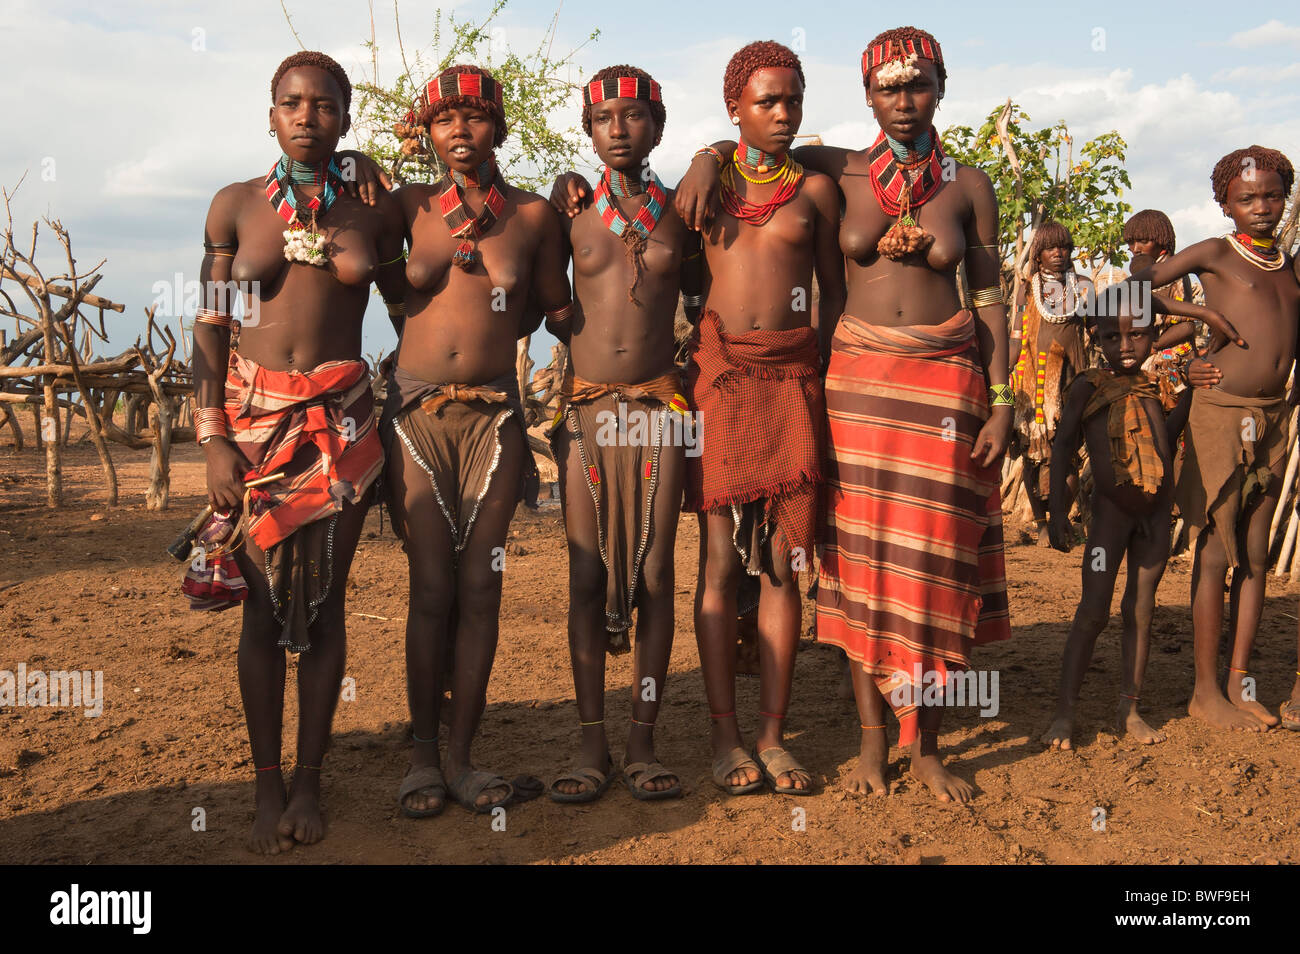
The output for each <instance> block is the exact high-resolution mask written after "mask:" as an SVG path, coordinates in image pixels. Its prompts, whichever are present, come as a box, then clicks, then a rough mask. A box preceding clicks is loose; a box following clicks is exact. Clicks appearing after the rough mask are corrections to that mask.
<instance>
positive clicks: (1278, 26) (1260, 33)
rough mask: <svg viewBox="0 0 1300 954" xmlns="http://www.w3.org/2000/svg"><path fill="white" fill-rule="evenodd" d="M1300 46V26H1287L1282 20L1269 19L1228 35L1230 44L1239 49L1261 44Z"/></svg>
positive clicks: (1253, 47)
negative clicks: (1259, 24)
mask: <svg viewBox="0 0 1300 954" xmlns="http://www.w3.org/2000/svg"><path fill="white" fill-rule="evenodd" d="M1283 44H1285V45H1288V46H1292V45H1294V46H1300V27H1293V26H1287V25H1286V24H1285V23H1283V22H1282V21H1281V20H1269V21H1268V22H1267V23H1265V24H1262V25H1261V26H1257V27H1253V28H1251V29H1249V30H1242V31H1241V32H1240V33H1234V34H1233V35H1232V36H1230V37H1228V45H1229V46H1235V47H1236V48H1237V49H1239V50H1249V49H1255V48H1257V47H1261V46H1280V45H1283Z"/></svg>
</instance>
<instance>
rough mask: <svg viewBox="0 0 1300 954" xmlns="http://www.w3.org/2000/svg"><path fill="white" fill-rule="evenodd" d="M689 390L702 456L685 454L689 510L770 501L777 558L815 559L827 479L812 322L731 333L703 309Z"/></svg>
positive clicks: (767, 514) (767, 518) (767, 509)
mask: <svg viewBox="0 0 1300 954" xmlns="http://www.w3.org/2000/svg"><path fill="white" fill-rule="evenodd" d="M689 348H690V353H691V363H690V366H689V367H688V369H687V372H686V397H687V399H688V400H689V401H690V403H691V406H692V407H693V408H695V409H696V410H697V421H698V424H699V428H700V433H699V434H698V435H697V438H698V440H699V450H700V454H699V456H698V457H690V458H687V461H686V501H685V504H684V509H686V510H689V511H692V512H695V513H704V512H712V511H718V510H725V511H730V510H731V508H732V507H733V506H743V505H745V504H751V503H755V502H757V501H765V503H764V505H763V511H764V513H763V515H762V517H761V522H774V523H775V524H776V532H775V533H774V534H773V557H774V558H778V559H782V560H784V559H789V558H790V557H791V555H792V553H793V551H794V550H795V549H799V550H801V551H802V553H803V554H804V557H805V559H806V560H807V561H808V562H809V563H810V562H811V555H812V549H813V545H814V543H815V531H816V510H817V488H818V486H819V485H820V484H821V482H822V444H823V429H824V426H825V425H824V414H825V398H824V396H823V393H822V383H821V378H820V365H821V358H820V352H819V350H818V345H817V332H816V331H815V330H814V329H812V328H790V329H786V330H783V331H766V330H760V331H751V332H747V333H746V334H742V335H729V334H727V333H726V332H725V330H724V329H723V327H722V322H721V320H720V319H719V317H718V313H717V312H715V311H712V310H706V311H705V312H704V314H703V315H701V317H700V323H699V326H698V327H697V328H696V330H695V333H694V334H693V335H692V337H691V340H690V345H689Z"/></svg>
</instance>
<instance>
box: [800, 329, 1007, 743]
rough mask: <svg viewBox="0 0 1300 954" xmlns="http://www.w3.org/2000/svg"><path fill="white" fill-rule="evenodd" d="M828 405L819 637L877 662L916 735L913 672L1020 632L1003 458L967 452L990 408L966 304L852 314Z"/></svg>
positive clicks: (936, 667)
mask: <svg viewBox="0 0 1300 954" xmlns="http://www.w3.org/2000/svg"><path fill="white" fill-rule="evenodd" d="M826 410H827V417H828V420H829V453H828V460H827V471H826V521H825V541H824V548H823V552H822V563H821V576H820V580H819V586H818V594H817V637H818V639H819V640H821V641H822V642H826V643H830V644H831V645H834V646H839V647H840V648H842V649H843V650H844V651H845V652H846V653H847V654H848V656H849V658H851V659H853V660H854V661H856V662H858V663H861V664H862V665H863V666H864V667H865V668H866V670H867V671H868V672H870V673H872V674H873V675H874V677H875V680H876V684H877V686H878V687H879V688H880V690H881V692H882V694H883V695H884V696H885V698H886V699H887V700H889V701H890V703H891V705H892V706H893V708H894V711H895V714H896V715H897V716H898V720H899V723H900V725H901V732H900V735H899V744H900V745H910V744H911V743H912V742H913V741H914V740H915V739H916V737H917V706H916V705H915V704H914V702H915V701H917V700H919V699H921V698H922V695H921V691H920V690H921V688H922V686H921V685H919V684H918V674H919V676H920V679H921V681H922V682H925V681H929V680H933V681H936V682H944V683H946V680H947V673H948V671H949V670H964V669H968V668H970V656H971V648H972V647H973V646H976V645H979V644H980V643H986V642H993V641H996V640H1000V639H1007V638H1009V637H1010V635H1011V627H1010V618H1009V616H1008V613H1007V595H1006V571H1005V567H1004V562H1003V552H1002V503H1001V495H1000V493H999V482H1000V481H999V478H1000V474H1001V470H1000V466H999V465H1000V463H1001V462H1000V461H995V462H994V464H992V465H991V466H989V467H982V466H980V465H979V463H978V462H977V461H975V460H972V459H971V456H970V453H971V449H972V448H973V447H974V445H975V439H976V436H977V435H978V434H979V431H980V429H981V428H982V427H983V426H984V423H985V422H986V421H987V420H988V416H989V406H988V397H987V383H986V379H985V376H984V371H983V367H982V365H981V362H980V356H979V348H978V345H977V343H976V339H975V323H974V319H973V318H972V316H971V313H970V312H969V311H962V312H958V313H957V314H956V315H954V316H953V317H952V318H950V319H949V320H948V321H946V322H944V323H943V324H940V325H914V326H906V327H896V328H890V327H881V326H875V325H868V324H865V323H863V322H861V321H859V320H858V319H856V318H853V317H851V316H848V315H845V316H844V317H843V318H841V319H840V323H839V327H838V329H837V331H836V333H835V338H834V342H833V348H832V354H831V361H830V367H829V369H828V371H827V375H826ZM902 686H908V687H910V688H909V689H908V690H904V691H896V690H898V689H899V688H900V687H902ZM912 690H915V691H912Z"/></svg>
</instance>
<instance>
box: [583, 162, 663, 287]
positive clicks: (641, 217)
mask: <svg viewBox="0 0 1300 954" xmlns="http://www.w3.org/2000/svg"><path fill="white" fill-rule="evenodd" d="M646 172H647V173H648V175H649V179H648V181H646V182H645V187H644V189H643V190H642V191H643V192H645V194H646V201H645V205H643V206H641V208H639V209H637V211H636V215H634V216H632V220H631V221H630V222H629V221H628V220H627V219H626V218H624V217H623V213H622V212H620V211H619V210H618V206H616V205H615V204H614V202H613V201H612V200H611V199H610V193H611V192H612V193H613V194H614V195H617V196H619V197H620V198H626V197H628V195H629V193H628V192H626V191H624V192H620V191H619V190H620V189H627V188H628V186H629V183H630V181H632V180H631V179H630V177H628V176H624V175H622V174H621V173H619V172H618V171H617V170H614V169H610V168H609V166H606V167H605V173H604V175H602V176H601V177H600V182H599V184H597V186H596V189H595V191H594V192H593V194H592V201H593V202H594V204H595V206H596V212H597V214H598V215H600V219H601V221H602V222H604V223H605V228H607V229H609V230H610V231H611V232H613V233H614V234H615V235H617V236H618V237H619V238H621V239H622V240H623V244H624V246H625V247H626V249H627V259H628V262H630V263H631V265H632V284H631V286H630V287H629V288H628V290H627V300H628V301H630V302H631V303H632V304H634V305H639V304H640V302H639V301H637V299H636V287H637V285H639V284H640V283H641V273H642V272H643V271H644V269H645V261H644V256H645V247H646V241H647V240H648V239H649V238H650V233H651V232H653V231H654V229H655V226H656V225H658V224H659V217H660V216H661V215H663V211H664V206H666V205H667V204H668V193H667V192H666V191H665V190H664V185H663V183H662V182H660V181H659V177H658V176H657V175H655V174H654V172H653V171H652V170H650V169H646ZM637 181H638V184H639V180H637Z"/></svg>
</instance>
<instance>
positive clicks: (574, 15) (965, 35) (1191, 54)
mask: <svg viewBox="0 0 1300 954" xmlns="http://www.w3.org/2000/svg"><path fill="white" fill-rule="evenodd" d="M284 3H285V6H286V7H287V8H288V11H289V14H290V15H291V16H292V18H293V25H294V28H295V29H296V30H297V32H298V35H299V36H300V37H301V40H302V42H303V43H304V44H305V45H306V46H307V47H308V48H309V49H319V50H323V51H324V52H326V53H329V54H330V55H331V56H333V57H334V58H335V59H337V60H338V61H339V62H340V63H341V64H342V65H343V66H344V67H345V68H346V69H347V70H348V72H349V74H350V75H351V76H352V78H353V80H354V82H355V81H357V80H358V79H359V78H361V77H362V76H363V75H364V73H366V72H367V71H368V70H369V64H370V54H369V52H368V51H367V50H366V49H365V47H364V42H365V41H366V40H367V39H368V38H369V36H370V30H371V15H372V10H371V4H368V3H367V2H366V0H313V2H311V3H307V2H304V0H284ZM1135 6H1137V5H1135V4H1132V3H1093V4H1090V5H1089V6H1088V7H1087V8H1086V9H1083V8H1080V7H1078V6H1076V5H1070V6H1062V7H1060V8H1057V7H1053V6H1049V5H1040V4H1030V3H1006V2H1004V3H999V2H996V0H994V2H985V3H980V4H974V3H970V2H969V0H968V2H964V3H942V2H932V3H929V4H926V5H924V6H921V5H917V6H915V7H913V8H910V12H908V13H906V14H903V15H905V16H906V17H908V19H909V20H910V21H911V24H912V25H915V26H919V27H922V28H924V29H927V30H929V31H930V32H931V33H933V34H934V35H935V36H936V37H937V38H938V40H939V42H940V44H941V45H942V47H943V50H944V57H945V60H946V64H947V69H948V83H947V95H946V96H945V98H944V100H943V102H942V104H941V106H940V109H939V112H938V115H937V116H936V119H935V124H936V126H938V127H939V129H940V130H942V129H944V128H945V127H947V126H949V125H954V124H962V125H972V126H978V125H979V123H980V122H981V121H982V120H983V119H984V117H985V116H987V115H988V113H989V112H990V111H991V110H992V109H993V108H994V107H995V106H996V105H998V104H1000V103H1001V102H1002V101H1004V100H1005V99H1006V98H1007V97H1011V98H1012V99H1013V100H1015V101H1016V102H1017V103H1019V104H1020V105H1021V106H1022V107H1023V109H1024V111H1025V112H1026V113H1027V114H1028V115H1029V117H1030V118H1031V119H1030V122H1028V123H1027V124H1026V125H1027V126H1028V127H1029V128H1039V127H1041V126H1047V125H1051V124H1053V123H1055V122H1056V121H1057V120H1060V119H1064V120H1065V121H1066V122H1067V123H1068V124H1069V128H1070V131H1071V133H1072V135H1073V136H1074V137H1075V141H1076V143H1081V142H1082V141H1085V140H1087V139H1090V138H1092V137H1094V136H1096V135H1098V134H1099V133H1102V132H1106V131H1109V130H1112V129H1114V130H1117V131H1118V132H1119V133H1120V134H1121V135H1122V136H1123V137H1124V139H1125V140H1126V141H1127V143H1128V159H1127V162H1126V168H1127V169H1128V172H1129V175H1130V177H1131V180H1132V183H1133V188H1132V190H1131V191H1130V192H1128V193H1127V194H1126V195H1125V196H1124V198H1125V200H1126V201H1127V202H1129V204H1131V205H1132V206H1133V207H1134V208H1135V209H1140V208H1159V209H1162V210H1164V211H1165V212H1167V213H1168V214H1169V216H1170V218H1171V219H1172V220H1173V223H1174V226H1175V229H1176V231H1177V234H1178V241H1179V245H1180V246H1182V245H1187V244H1191V243H1192V242H1195V241H1199V240H1200V239H1204V238H1207V237H1210V236H1212V235H1217V234H1223V233H1224V232H1225V231H1226V228H1227V225H1228V222H1227V220H1226V219H1224V217H1223V214H1222V212H1221V211H1220V210H1219V208H1218V206H1217V205H1216V204H1215V203H1214V201H1213V197H1212V195H1211V193H1210V184H1209V182H1210V179H1209V177H1210V170H1211V168H1212V167H1213V165H1214V162H1215V161H1216V160H1217V159H1218V158H1219V157H1220V156H1222V155H1223V154H1224V153H1226V152H1229V151H1231V150H1232V149H1235V148H1238V147H1240V146H1246V145H1249V144H1251V143H1259V144H1261V145H1266V146H1271V147H1273V148H1277V149H1281V150H1282V151H1283V152H1285V153H1287V154H1288V155H1289V156H1290V157H1291V158H1292V159H1293V160H1294V161H1300V108H1298V106H1300V103H1298V102H1297V100H1298V99H1300V92H1298V91H1300V84H1297V82H1296V80H1297V79H1300V14H1291V15H1286V14H1284V13H1281V12H1279V11H1280V9H1281V8H1280V7H1276V6H1270V7H1265V6H1257V5H1250V6H1244V7H1242V8H1229V7H1225V6H1224V5H1223V4H1222V3H1218V2H1216V3H1209V2H1200V0H1192V2H1182V3H1179V4H1178V5H1177V10H1176V14H1171V13H1169V12H1167V11H1168V9H1169V8H1164V9H1160V8H1156V7H1154V5H1152V6H1151V7H1146V6H1145V5H1143V7H1144V8H1141V9H1134V7H1135ZM435 9H436V7H435V6H434V5H433V4H432V3H428V2H412V0H401V2H400V6H399V14H400V17H401V27H402V36H403V40H404V45H405V47H406V50H407V53H408V54H410V53H412V52H413V50H414V49H415V48H417V47H423V48H426V49H427V48H428V47H429V44H430V43H431V42H432V37H433V21H434V14H435ZM442 9H443V12H444V14H446V13H447V12H454V13H455V14H456V15H457V16H459V17H463V18H468V19H474V20H482V19H483V18H484V17H485V16H486V15H487V13H488V12H489V10H490V9H491V4H490V3H488V2H485V0H471V2H459V3H455V4H446V5H443V8H442ZM557 13H558V20H557V24H558V25H557V28H556V37H555V40H554V49H555V50H557V51H560V50H563V51H568V50H571V49H575V48H578V47H581V48H580V49H579V50H578V52H577V54H576V64H577V68H578V70H575V73H574V75H573V76H572V77H570V79H572V80H573V81H575V82H580V81H581V79H582V75H583V74H587V75H589V74H590V73H592V72H594V71H595V70H597V69H600V68H601V67H603V66H606V65H610V64H614V63H633V64H635V65H638V66H641V67H642V68H644V69H646V70H649V71H650V72H651V73H652V74H653V75H654V76H655V78H656V79H658V80H659V81H660V83H661V85H662V87H663V91H664V100H665V106H666V108H667V113H668V119H667V124H666V129H665V131H664V137H663V142H662V144H661V145H660V146H659V148H658V149H657V150H656V152H655V153H654V155H653V157H652V161H653V163H654V168H655V170H656V172H658V173H659V175H660V176H661V177H662V178H663V179H664V180H665V182H667V183H669V184H675V183H676V181H677V180H678V179H679V178H680V176H681V174H682V173H683V172H684V171H685V168H686V165H687V163H688V161H689V158H690V156H691V154H692V153H693V152H694V151H695V149H696V148H698V147H699V145H701V144H702V143H705V142H711V141H714V140H716V139H719V138H729V137H730V135H731V129H732V127H731V126H730V124H729V123H728V122H727V118H726V115H725V112H724V109H723V105H722V94H721V87H722V74H723V70H724V69H725V67H726V63H727V60H728V59H729V58H730V56H731V54H732V53H734V52H735V51H736V50H737V49H738V48H739V47H741V46H743V45H744V44H745V43H748V42H750V41H751V40H756V39H775V40H779V41H781V42H784V43H786V44H787V45H789V46H791V47H793V48H794V49H795V50H796V51H797V52H798V53H799V55H800V57H801V58H802V60H803V64H804V72H805V75H806V77H807V80H808V86H807V94H806V102H805V113H804V123H803V132H805V133H816V134H818V135H820V136H821V137H822V139H823V140H824V141H825V142H827V143H829V144H833V145H842V146H848V147H854V148H862V147H865V146H866V145H868V144H870V142H871V141H872V140H873V139H874V138H875V136H876V133H877V129H876V127H875V124H874V122H873V121H872V120H871V118H870V114H869V112H868V110H867V108H866V105H865V102H864V100H863V95H862V86H861V75H860V71H859V62H860V58H861V53H862V49H863V47H864V46H865V45H866V44H867V42H868V41H869V40H870V39H871V38H872V37H873V36H874V35H875V34H877V33H878V32H880V31H881V30H884V29H889V28H891V27H894V26H900V25H903V24H901V23H899V22H897V18H898V16H899V15H900V14H899V13H898V12H897V10H896V8H894V7H892V6H891V7H884V5H881V6H880V8H877V7H876V5H868V4H863V3H861V2H856V3H839V2H830V3H790V2H774V0H747V2H746V3H745V4H743V5H739V4H705V3H699V2H698V0H695V2H688V0H660V2H658V3H656V4H653V5H650V4H637V5H626V4H617V5H612V4H609V3H604V2H597V0H562V2H560V0H510V2H509V3H508V4H507V6H506V7H505V9H504V10H503V11H502V12H501V13H500V14H499V15H498V18H497V20H496V21H494V24H493V26H494V28H495V30H494V33H493V41H494V42H497V43H502V42H503V43H505V44H506V45H507V46H508V47H509V48H510V49H513V50H528V49H532V48H535V47H536V46H537V45H538V43H539V42H541V40H542V38H543V37H544V36H545V34H546V31H547V28H548V27H549V25H550V24H551V22H552V20H553V19H555V18H556V17H557ZM633 14H635V15H633ZM373 16H374V25H375V33H376V38H377V41H378V47H379V50H380V57H379V72H380V78H381V80H382V79H385V78H387V79H391V78H392V76H393V75H394V73H395V71H396V69H397V68H398V66H399V60H398V54H397V51H396V48H395V47H396V44H395V42H394V37H395V32H394V19H393V8H392V5H391V3H386V2H384V3H376V4H374V10H373ZM1278 17H1282V19H1278ZM592 29H599V31H600V35H599V37H598V38H597V39H596V40H595V41H593V42H590V43H586V44H585V45H583V44H584V40H585V39H586V38H587V36H588V34H589V33H590V32H591V31H592ZM296 49H298V42H297V41H296V40H295V39H294V36H293V34H292V32H291V31H290V28H289V25H288V23H286V20H285V17H284V13H283V12H282V10H281V5H280V3H278V2H275V0H223V2H221V3H186V2H161V0H121V2H114V0H102V2H98V3H95V4H93V5H91V4H87V3H75V2H64V0H40V2H34V0H5V2H4V4H3V5H0V62H4V63H5V65H6V74H7V77H8V80H7V82H6V83H4V84H3V85H2V86H0V117H2V119H0V121H2V122H3V123H4V133H3V135H2V136H0V185H3V186H4V187H5V188H7V189H10V190H12V189H13V187H14V185H15V184H16V183H17V182H18V181H19V179H20V178H21V177H22V176H23V175H24V173H26V180H25V181H24V182H23V184H22V186H21V188H19V189H18V191H17V193H16V195H15V196H14V198H13V201H12V209H13V219H14V228H15V233H16V234H18V235H22V236H26V235H28V234H29V233H30V228H31V223H32V222H33V221H35V220H36V219H39V218H41V217H42V216H49V217H50V218H52V219H58V220H60V221H62V223H63V224H64V225H65V226H66V227H67V228H68V229H69V231H70V233H71V235H72V241H73V248H74V251H75V253H76V256H77V260H78V262H79V266H80V267H83V268H84V267H86V266H88V265H90V264H93V263H94V262H97V261H98V260H99V259H101V258H103V259H107V262H106V264H105V265H104V267H103V273H104V278H103V280H102V281H101V282H100V284H99V286H98V288H97V289H96V291H97V293H98V294H101V295H103V296H105V297H108V298H110V299H112V300H114V301H118V302H122V303H124V304H125V305H126V312H125V314H124V315H121V316H113V317H111V318H110V329H111V343H110V344H109V345H107V346H104V347H103V348H102V351H103V352H104V353H106V354H111V353H116V352H117V351H119V350H121V349H122V348H125V347H126V346H128V345H129V344H130V343H131V342H132V341H133V340H134V338H135V336H136V335H137V334H138V333H139V332H140V331H141V330H142V328H143V326H144V320H143V309H144V308H145V306H147V305H149V304H150V303H152V302H154V301H155V300H157V299H159V298H161V299H162V305H163V307H162V309H161V310H160V317H166V318H167V319H168V320H170V321H171V322H172V323H173V327H174V326H175V325H174V323H175V315H174V314H166V313H167V312H174V311H176V310H177V309H176V307H175V303H176V301H177V300H178V299H183V296H179V295H177V294H176V293H175V292H176V291H177V289H178V288H180V289H183V287H184V284H185V283H186V282H192V281H194V280H195V279H196V277H197V270H198V265H199V260H200V257H201V254H202V251H201V240H202V228H203V220H204V217H205V214H206V211H207V206H208V203H209V202H210V201H211V198H212V196H213V194H214V193H215V192H216V191H217V190H218V189H220V188H221V187H222V186H224V185H226V184H227V183H230V182H233V181H239V180H244V179H249V178H253V177H255V176H260V175H262V174H264V172H265V170H266V169H268V168H269V167H270V165H271V163H272V162H274V161H275V159H276V158H277V156H278V150H277V149H276V147H275V144H274V142H273V141H271V140H269V139H268V137H267V135H266V129H267V108H268V106H269V102H270V101H269V96H270V91H269V82H270V78H271V75H272V73H273V72H274V71H275V68H276V66H277V65H278V63H279V62H280V60H281V59H283V58H284V57H285V56H287V55H288V54H290V53H292V52H294V51H295V50H296ZM435 58H436V57H435ZM578 71H580V72H578ZM580 107H581V100H580V96H579V95H578V94H577V93H575V94H574V97H573V100H572V103H571V105H570V106H569V107H568V108H567V109H566V110H565V111H564V112H562V113H561V114H559V115H557V116H556V117H554V118H555V119H556V120H557V121H558V123H559V125H561V126H567V125H569V124H572V125H574V126H576V125H577V120H578V114H579V110H580ZM347 144H348V145H351V143H347ZM583 151H584V155H585V156H586V157H587V158H588V159H589V161H590V162H592V163H594V162H595V156H594V153H591V152H590V147H589V145H588V144H585V143H584V145H583ZM40 249H41V253H40V254H39V256H38V261H39V262H40V263H41V264H42V265H43V266H49V267H50V270H52V271H57V270H59V269H58V268H57V266H58V265H59V264H60V262H61V258H60V255H61V250H60V249H59V248H58V245H57V242H56V241H55V240H54V237H53V235H52V234H51V233H50V232H49V231H48V230H47V229H45V230H43V232H42V244H41V246H40ZM186 317H187V319H188V318H190V317H192V315H187V316H186ZM0 326H3V325H0ZM10 333H11V334H12V329H10ZM394 344H395V339H394V336H393V332H392V329H391V326H390V325H389V323H388V319H387V316H386V315H385V314H384V312H383V309H382V306H381V305H380V303H379V301H378V298H377V296H376V297H375V301H374V302H373V303H372V305H371V308H370V310H369V311H368V313H367V318H366V331H365V344H364V348H365V351H366V353H367V354H377V353H379V352H381V351H387V350H389V349H391V348H392V347H393V345H394ZM549 345H550V341H549V340H546V336H545V334H544V333H542V334H541V335H538V336H536V337H535V339H534V345H533V354H534V357H535V358H537V359H539V360H540V361H542V362H544V360H545V355H546V354H547V352H548V351H549Z"/></svg>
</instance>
